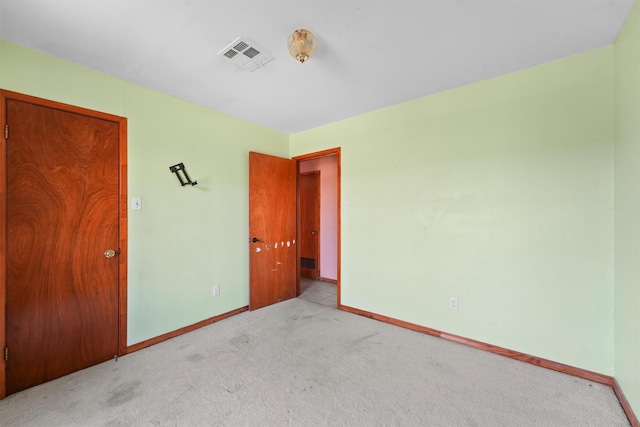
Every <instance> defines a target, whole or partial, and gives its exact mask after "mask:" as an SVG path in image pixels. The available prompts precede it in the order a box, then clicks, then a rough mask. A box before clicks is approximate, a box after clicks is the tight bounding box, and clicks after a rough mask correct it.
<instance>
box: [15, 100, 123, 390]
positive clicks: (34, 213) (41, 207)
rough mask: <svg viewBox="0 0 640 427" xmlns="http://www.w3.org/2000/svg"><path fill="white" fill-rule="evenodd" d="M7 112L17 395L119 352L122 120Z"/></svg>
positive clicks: (49, 111) (20, 106)
mask: <svg viewBox="0 0 640 427" xmlns="http://www.w3.org/2000/svg"><path fill="white" fill-rule="evenodd" d="M6 115H7V117H6V122H7V124H8V125H9V137H8V139H7V141H6V145H7V219H6V222H7V246H6V256H7V272H6V273H7V274H6V291H7V295H6V302H7V306H6V316H7V322H6V326H7V329H6V342H7V347H8V359H7V362H6V392H7V394H11V393H15V392H17V391H20V390H23V389H25V388H28V387H31V386H34V385H37V384H40V383H42V382H45V381H49V380H52V379H55V378H58V377H60V376H63V375H66V374H69V373H71V372H74V371H77V370H80V369H83V368H86V367H88V366H91V365H94V364H97V363H100V362H103V361H105V360H108V359H111V358H113V357H114V356H115V355H116V354H118V289H119V288H118V253H119V251H118V237H119V235H118V226H119V204H118V199H119V187H118V186H119V174H118V171H119V157H118V156H119V127H118V124H117V123H115V122H111V121H107V120H102V119H98V118H94V117H89V116H86V115H83V114H78V113H73V112H67V111H62V110H57V109H55V108H50V107H45V106H41V105H36V104H31V103H28V102H22V101H17V100H12V99H8V100H7V104H6ZM107 250H113V251H114V252H113V253H110V252H107V256H105V251H107ZM110 255H112V257H109V256H110Z"/></svg>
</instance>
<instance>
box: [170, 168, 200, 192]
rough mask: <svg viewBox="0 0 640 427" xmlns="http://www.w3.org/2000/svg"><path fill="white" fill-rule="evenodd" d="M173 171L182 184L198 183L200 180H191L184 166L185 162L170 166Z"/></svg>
mask: <svg viewBox="0 0 640 427" xmlns="http://www.w3.org/2000/svg"><path fill="white" fill-rule="evenodd" d="M169 170H170V171H171V173H175V174H176V176H177V177H178V181H180V185H182V186H183V187H184V186H185V185H192V186H193V185H198V181H191V178H189V174H188V173H187V169H186V168H185V167H184V163H178V164H177V165H173V166H169Z"/></svg>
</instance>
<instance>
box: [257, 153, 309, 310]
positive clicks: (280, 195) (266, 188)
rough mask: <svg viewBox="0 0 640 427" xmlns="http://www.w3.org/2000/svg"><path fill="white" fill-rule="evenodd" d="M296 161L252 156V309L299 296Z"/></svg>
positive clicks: (258, 155) (263, 155)
mask: <svg viewBox="0 0 640 427" xmlns="http://www.w3.org/2000/svg"><path fill="white" fill-rule="evenodd" d="M296 173H297V171H296V162H295V160H290V159H284V158H281V157H274V156H268V155H266V154H260V153H254V152H251V153H249V240H250V241H249V263H250V269H249V309H250V310H255V309H258V308H262V307H265V306H267V305H271V304H275V303H277V302H280V301H284V300H287V299H290V298H295V297H296V296H297V295H296V294H297V270H296V258H297V255H296Z"/></svg>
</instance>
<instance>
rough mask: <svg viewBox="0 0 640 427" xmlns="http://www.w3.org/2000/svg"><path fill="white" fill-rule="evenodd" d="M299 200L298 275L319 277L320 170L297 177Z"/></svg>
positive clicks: (311, 277) (314, 278)
mask: <svg viewBox="0 0 640 427" xmlns="http://www.w3.org/2000/svg"><path fill="white" fill-rule="evenodd" d="M298 189H299V190H298V191H299V192H298V194H299V200H300V277H307V278H309V279H313V280H318V278H319V277H320V171H316V172H306V173H301V174H300V176H299V177H298Z"/></svg>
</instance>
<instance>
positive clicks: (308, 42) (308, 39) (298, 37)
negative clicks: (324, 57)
mask: <svg viewBox="0 0 640 427" xmlns="http://www.w3.org/2000/svg"><path fill="white" fill-rule="evenodd" d="M287 44H288V45H289V53H290V54H291V56H293V57H294V58H296V59H297V60H298V61H300V62H301V63H304V62H305V61H307V60H308V59H309V58H311V57H312V56H313V54H314V53H316V38H315V36H314V35H313V33H312V32H311V31H309V30H305V29H304V28H300V29H297V30H295V31H294V32H293V33H291V35H290V36H289V39H288V40H287Z"/></svg>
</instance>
